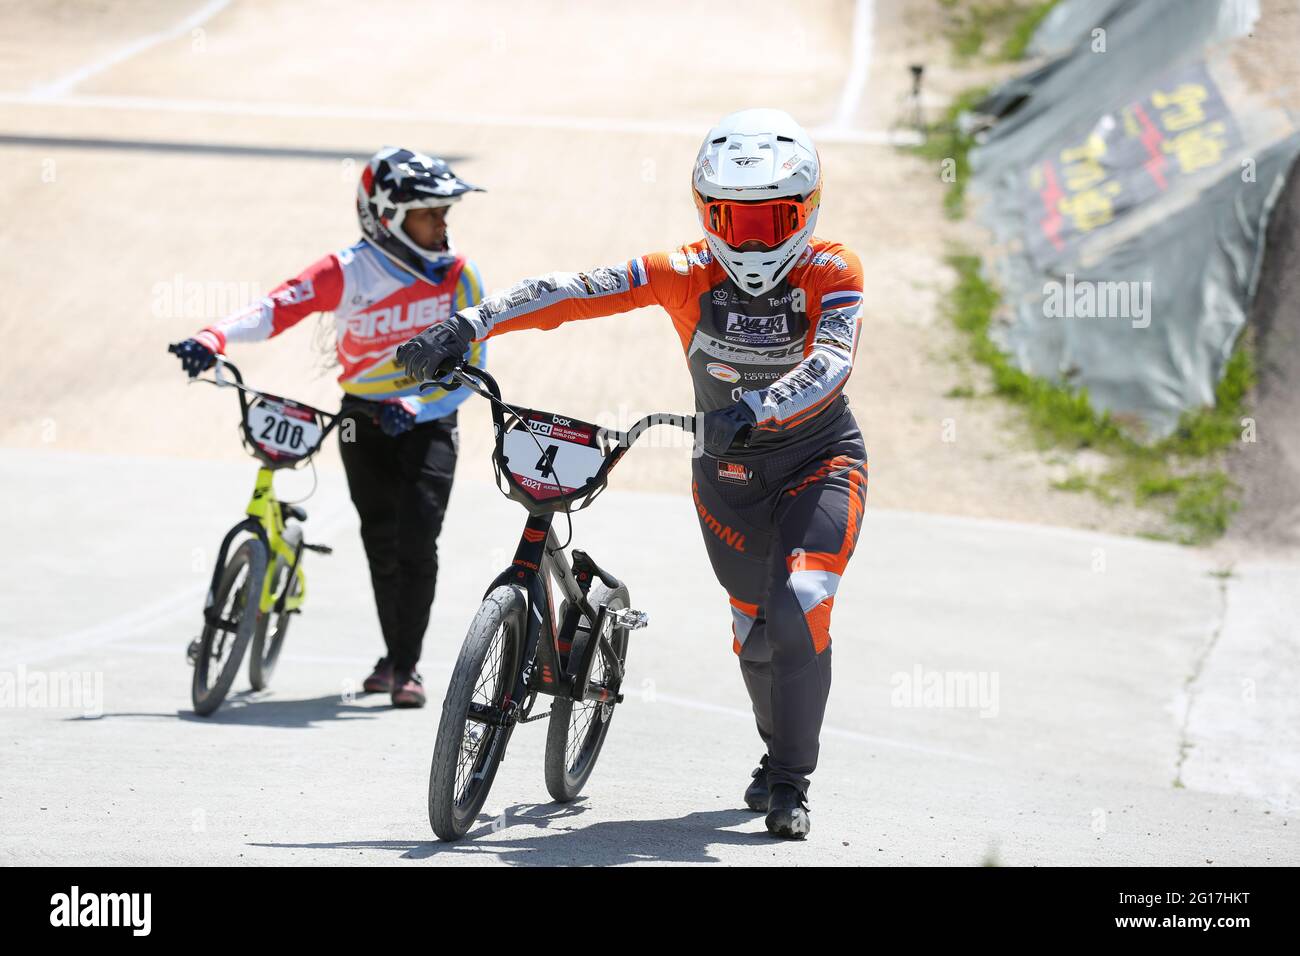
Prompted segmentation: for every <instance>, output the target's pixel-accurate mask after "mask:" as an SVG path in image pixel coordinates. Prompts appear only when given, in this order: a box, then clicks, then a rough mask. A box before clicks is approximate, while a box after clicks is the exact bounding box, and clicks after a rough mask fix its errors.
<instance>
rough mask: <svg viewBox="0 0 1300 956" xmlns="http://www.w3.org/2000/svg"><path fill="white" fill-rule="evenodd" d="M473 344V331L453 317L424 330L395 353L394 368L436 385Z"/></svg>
mask: <svg viewBox="0 0 1300 956" xmlns="http://www.w3.org/2000/svg"><path fill="white" fill-rule="evenodd" d="M472 341H474V329H473V327H472V326H471V325H470V324H469V323H468V322H466V321H465V320H464V319H462V318H461V317H460V316H459V315H456V314H455V313H453V314H452V315H451V316H450V317H448V319H447V321H445V322H439V323H438V324H437V325H434V326H431V327H430V328H427V329H425V330H424V331H423V332H421V333H420V334H419V335H417V336H415V337H414V338H412V339H410V340H409V341H408V342H406V343H405V344H404V345H402V346H401V347H400V348H399V349H398V350H397V364H398V365H400V366H402V368H404V369H405V370H406V373H407V374H408V375H410V376H411V377H412V378H414V379H417V380H419V381H421V382H437V381H440V380H441V379H444V378H446V377H447V376H448V375H449V374H450V373H451V371H452V369H454V368H455V367H456V363H457V362H459V361H460V360H461V359H462V358H464V356H465V350H466V349H468V348H469V344H470V342H472Z"/></svg>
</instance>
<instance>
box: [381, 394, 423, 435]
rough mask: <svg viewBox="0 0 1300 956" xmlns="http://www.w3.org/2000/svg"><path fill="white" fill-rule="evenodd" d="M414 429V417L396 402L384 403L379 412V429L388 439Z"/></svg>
mask: <svg viewBox="0 0 1300 956" xmlns="http://www.w3.org/2000/svg"><path fill="white" fill-rule="evenodd" d="M414 427H415V416H414V415H412V414H411V413H410V412H408V411H407V410H406V408H405V407H404V406H402V405H399V404H398V403H397V402H385V403H384V407H383V408H382V409H380V412H379V429H380V431H382V432H383V433H384V434H385V435H387V436H388V437H389V438H396V437H397V436H398V435H400V434H402V433H403V432H409V431H410V430H411V429H412V428H414Z"/></svg>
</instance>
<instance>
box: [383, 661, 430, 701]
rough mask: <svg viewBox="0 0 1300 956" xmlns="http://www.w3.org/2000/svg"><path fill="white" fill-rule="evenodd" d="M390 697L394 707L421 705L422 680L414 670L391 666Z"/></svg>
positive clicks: (422, 697)
mask: <svg viewBox="0 0 1300 956" xmlns="http://www.w3.org/2000/svg"><path fill="white" fill-rule="evenodd" d="M391 699H392V701H393V706H394V707H423V706H424V680H423V679H422V678H421V677H420V675H419V674H418V673H417V672H416V671H413V670H409V671H408V670H402V669H401V668H397V667H395V668H393V689H392V698H391Z"/></svg>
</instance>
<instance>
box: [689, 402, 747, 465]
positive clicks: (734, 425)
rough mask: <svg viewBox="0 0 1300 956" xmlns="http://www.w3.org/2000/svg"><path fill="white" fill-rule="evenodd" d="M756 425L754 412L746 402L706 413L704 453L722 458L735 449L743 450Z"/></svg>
mask: <svg viewBox="0 0 1300 956" xmlns="http://www.w3.org/2000/svg"><path fill="white" fill-rule="evenodd" d="M754 423H755V421H754V411H753V409H751V408H750V407H749V406H748V405H746V404H745V403H744V402H736V404H734V405H729V406H727V407H726V408H719V409H718V410H717V411H713V412H705V413H704V427H703V428H702V429H701V437H700V441H701V443H702V444H703V445H704V451H705V452H706V453H708V454H710V455H712V456H713V457H714V458H720V457H722V456H723V455H725V454H726V453H727V452H729V451H731V450H732V449H734V448H743V447H744V446H745V445H746V444H748V438H749V430H750V429H751V428H753V427H754Z"/></svg>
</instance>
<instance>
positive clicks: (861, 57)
mask: <svg viewBox="0 0 1300 956" xmlns="http://www.w3.org/2000/svg"><path fill="white" fill-rule="evenodd" d="M875 23H876V4H875V0H858V2H857V4H856V5H855V6H854V8H853V47H852V53H851V54H850V57H849V72H848V75H847V76H846V77H845V78H844V86H843V87H842V88H841V89H840V98H839V102H838V103H836V104H835V116H834V118H833V119H832V120H831V122H830V123H829V124H828V125H827V127H826V129H825V130H824V131H822V134H821V135H822V138H823V139H824V138H825V137H826V134H827V133H831V132H834V131H837V130H838V131H850V130H852V129H853V120H854V118H855V117H856V116H857V113H858V106H859V105H860V104H861V102H862V92H863V90H865V89H866V86H867V77H868V74H870V72H871V48H872V44H873V39H872V33H873V32H874V30H875Z"/></svg>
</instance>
